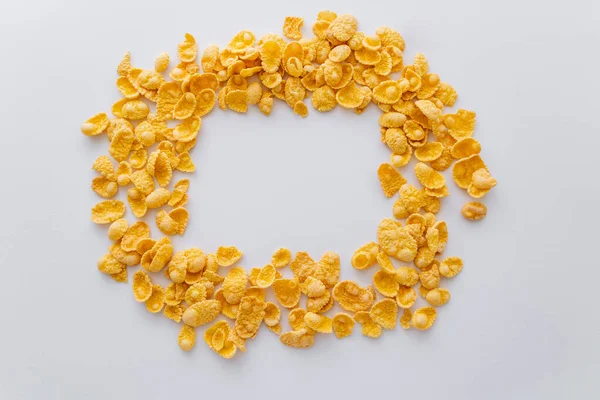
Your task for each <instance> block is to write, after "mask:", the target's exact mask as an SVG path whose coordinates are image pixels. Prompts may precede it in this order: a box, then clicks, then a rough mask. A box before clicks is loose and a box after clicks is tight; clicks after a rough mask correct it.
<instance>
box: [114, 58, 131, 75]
mask: <svg viewBox="0 0 600 400" xmlns="http://www.w3.org/2000/svg"><path fill="white" fill-rule="evenodd" d="M130 69H131V53H129V52H126V53H125V55H123V59H122V60H121V62H120V63H119V65H118V66H117V73H118V74H119V76H127V74H128V72H129V70H130Z"/></svg>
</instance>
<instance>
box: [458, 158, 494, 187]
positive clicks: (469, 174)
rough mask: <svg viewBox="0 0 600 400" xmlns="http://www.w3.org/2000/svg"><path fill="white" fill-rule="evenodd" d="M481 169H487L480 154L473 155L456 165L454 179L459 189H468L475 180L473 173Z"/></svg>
mask: <svg viewBox="0 0 600 400" xmlns="http://www.w3.org/2000/svg"><path fill="white" fill-rule="evenodd" d="M481 168H484V169H486V166H485V164H484V162H483V160H482V159H481V157H480V156H479V154H473V155H471V156H469V157H467V158H463V159H460V160H458V161H457V162H455V163H454V166H453V167H452V178H453V179H454V182H456V184H457V185H458V187H460V188H462V189H467V188H468V187H469V185H470V184H471V181H472V179H473V173H474V172H475V171H477V170H479V169H481Z"/></svg>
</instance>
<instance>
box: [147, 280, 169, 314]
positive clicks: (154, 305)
mask: <svg viewBox="0 0 600 400" xmlns="http://www.w3.org/2000/svg"><path fill="white" fill-rule="evenodd" d="M164 306H165V289H164V288H163V287H162V286H160V285H152V293H151V294H150V297H149V298H148V300H146V309H147V310H148V311H150V312H151V313H158V312H161V311H162V309H163V307H164Z"/></svg>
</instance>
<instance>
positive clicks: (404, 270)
mask: <svg viewBox="0 0 600 400" xmlns="http://www.w3.org/2000/svg"><path fill="white" fill-rule="evenodd" d="M395 276H396V282H398V283H399V284H400V285H403V286H414V285H416V284H417V282H418V281H419V272H418V271H417V270H416V269H414V268H411V267H400V268H398V269H396V272H395Z"/></svg>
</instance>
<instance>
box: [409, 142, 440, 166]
mask: <svg viewBox="0 0 600 400" xmlns="http://www.w3.org/2000/svg"><path fill="white" fill-rule="evenodd" d="M443 151H444V145H442V144H441V143H440V142H431V143H427V144H425V145H424V146H421V147H419V148H417V149H416V150H415V157H416V158H417V160H419V161H422V162H429V161H434V160H437V159H438V158H440V157H441V155H442V152H443Z"/></svg>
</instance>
